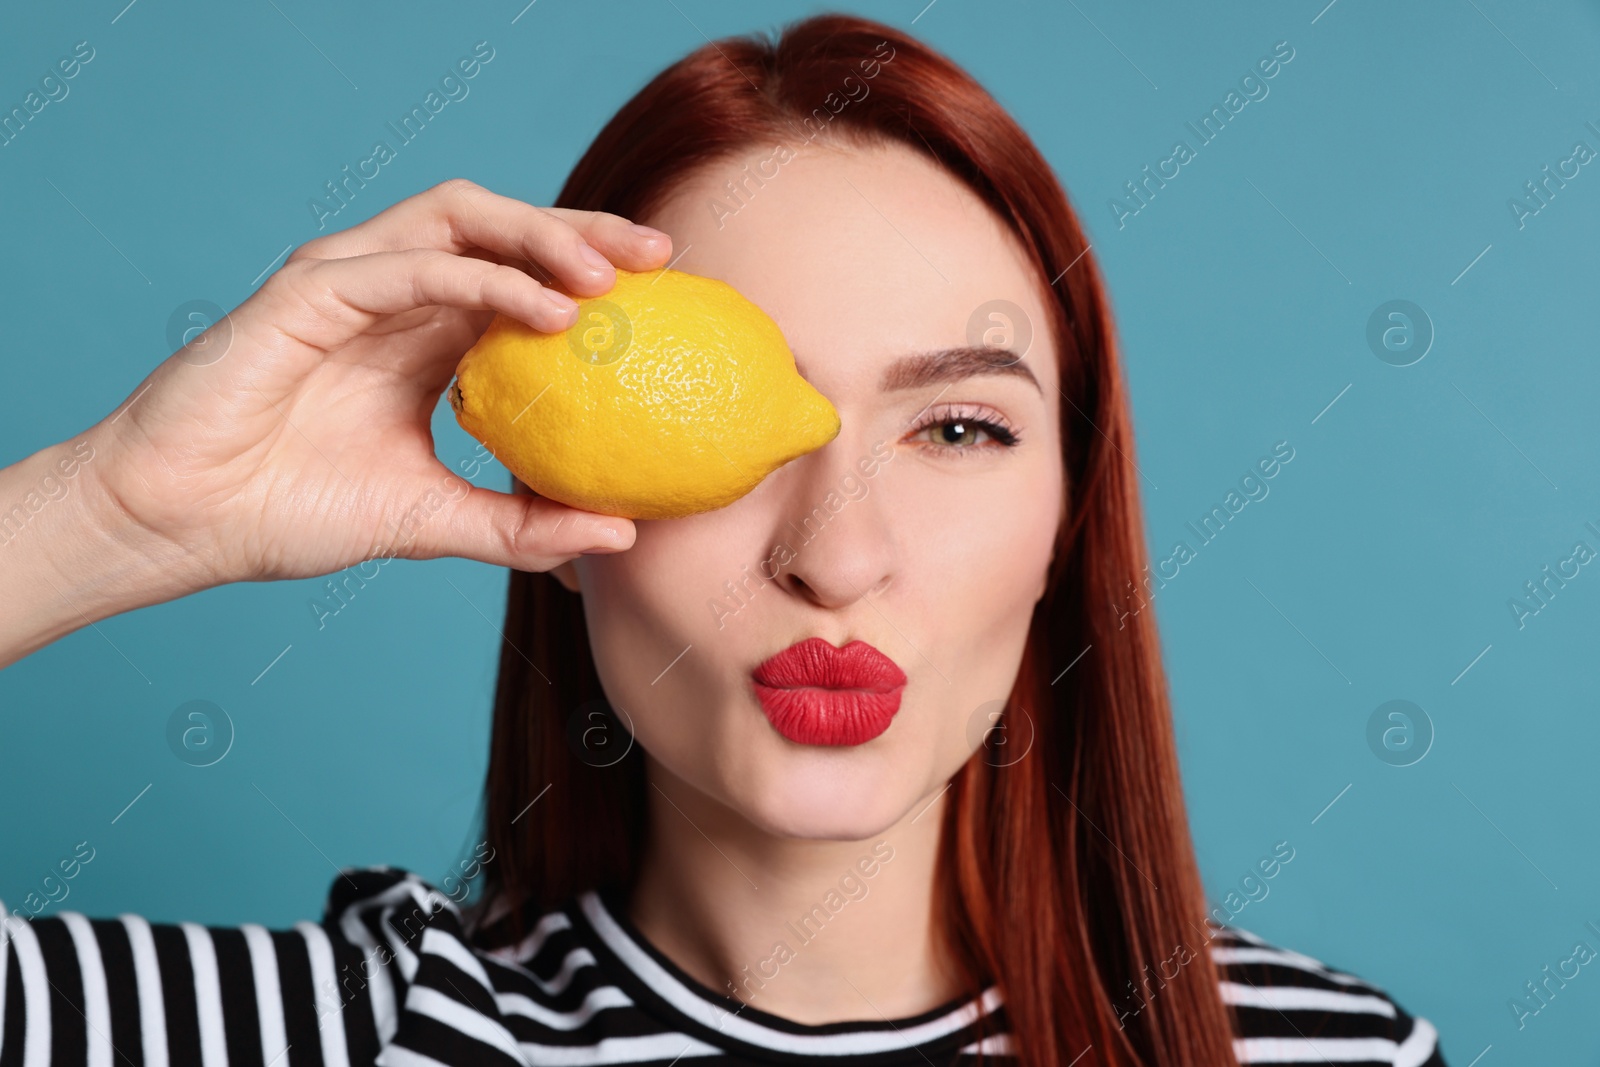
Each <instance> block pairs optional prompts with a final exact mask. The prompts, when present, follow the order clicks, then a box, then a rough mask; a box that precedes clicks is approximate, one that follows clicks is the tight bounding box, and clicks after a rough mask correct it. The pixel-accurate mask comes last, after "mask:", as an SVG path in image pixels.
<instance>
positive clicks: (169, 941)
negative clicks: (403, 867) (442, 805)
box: [0, 868, 428, 1067]
mask: <svg viewBox="0 0 1600 1067" xmlns="http://www.w3.org/2000/svg"><path fill="white" fill-rule="evenodd" d="M427 905H428V901H427V898H426V896H425V887H424V886H423V884H422V883H421V882H419V881H418V880H417V879H415V878H414V877H413V876H411V875H408V874H406V873H405V872H403V871H397V870H393V869H390V868H371V869H367V870H346V871H342V872H340V874H339V877H338V878H337V879H336V880H335V882H334V888H333V891H332V892H331V893H330V895H329V899H328V903H327V908H326V911H325V913H324V916H323V919H322V921H321V922H320V923H313V922H309V921H308V922H300V923H296V924H294V926H292V927H290V928H288V929H273V930H269V929H267V928H265V927H262V926H259V925H256V924H249V923H247V924H245V925H243V926H239V927H211V926H202V925H199V924H197V923H188V922H184V923H152V922H148V921H146V920H145V919H143V918H140V917H139V916H136V915H122V916H119V917H117V918H114V919H90V918H87V917H85V916H83V915H81V914H79V913H77V912H71V911H65V912H60V913H57V914H54V915H48V916H41V917H38V918H33V919H31V920H30V919H28V918H25V917H24V916H21V915H17V914H15V913H12V912H9V911H7V910H6V908H5V905H4V904H3V903H0V1067H13V1065H18V1067H34V1065H36V1064H37V1065H45V1064H51V1065H76V1064H84V1065H86V1067H112V1065H113V1064H116V1065H118V1067H121V1065H123V1064H132V1065H135V1067H141V1065H151V1067H165V1065H169V1064H171V1065H177V1064H211V1063H223V1062H226V1063H228V1064H230V1065H251V1067H302V1065H316V1067H321V1065H325V1064H326V1065H343V1064H350V1065H357V1064H370V1063H372V1062H373V1061H374V1059H375V1058H376V1057H377V1055H378V1053H379V1051H380V1049H381V1048H382V1047H383V1045H384V1043H385V1042H386V1041H387V1040H388V1039H389V1038H390V1037H392V1036H393V1034H394V1032H395V1027H396V1005H397V1004H399V1003H401V1002H402V1001H403V999H404V992H405V985H406V982H407V978H408V975H409V974H410V973H414V969H415V966H416V963H415V959H416V957H415V954H414V951H413V949H412V947H411V942H413V941H414V940H415V938H416V936H417V935H418V934H419V933H420V930H421V928H422V925H423V922H422V917H425V915H426V913H427V912H426V908H427ZM413 913H415V914H413ZM408 963H409V967H410V970H408Z"/></svg>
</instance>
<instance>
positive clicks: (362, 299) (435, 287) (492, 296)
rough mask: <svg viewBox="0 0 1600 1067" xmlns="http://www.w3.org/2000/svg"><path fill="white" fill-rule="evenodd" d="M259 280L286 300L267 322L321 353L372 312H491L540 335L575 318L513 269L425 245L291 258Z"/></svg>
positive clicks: (559, 299)
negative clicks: (441, 309) (343, 255)
mask: <svg viewBox="0 0 1600 1067" xmlns="http://www.w3.org/2000/svg"><path fill="white" fill-rule="evenodd" d="M267 284H268V286H270V287H271V291H272V293H273V294H275V295H277V296H278V297H279V298H280V300H283V301H284V302H286V303H287V304H288V305H289V307H288V310H287V311H286V312H280V313H279V314H277V315H275V316H274V318H273V322H274V324H275V325H278V326H279V328H281V329H282V330H284V331H285V332H287V333H289V334H290V335H291V336H293V337H294V338H295V339H297V340H299V341H302V342H304V343H305V344H309V345H313V346H315V347H317V348H320V349H323V350H324V351H328V350H331V349H333V348H335V347H337V346H339V345H342V344H345V343H346V342H348V341H349V340H351V339H352V338H354V337H357V336H359V335H360V334H361V333H362V332H363V331H365V330H366V329H367V328H368V327H369V326H370V325H371V324H372V322H373V321H374V320H375V319H376V318H377V317H378V316H380V315H396V314H400V313H402V312H406V311H411V310H413V309H415V308H419V307H452V308H461V309H464V310H469V311H482V310H494V311H498V312H502V313H504V314H506V315H510V316H511V317H512V318H515V319H518V320H519V321H521V322H525V323H527V324H528V325H529V326H532V327H533V328H534V329H536V330H542V331H544V332H546V333H559V332H561V331H562V330H565V329H567V328H568V327H569V326H571V325H572V323H573V322H574V321H575V319H576V316H577V305H576V304H575V303H573V301H572V300H571V299H570V298H568V297H567V296H565V295H564V294H562V293H557V292H552V291H550V290H548V289H546V288H545V287H544V286H542V285H540V284H539V283H538V282H536V281H534V280H533V279H532V278H530V277H529V276H528V275H527V274H526V273H524V272H522V271H520V270H517V269H516V268H515V267H509V266H505V265H502V264H498V263H490V262H487V261H485V260H481V259H473V258H471V257H469V256H454V255H451V254H450V253H448V252H440V251H437V250H433V249H421V248H413V249H408V250H406V251H403V252H373V253H370V254H368V255H363V256H350V257H348V258H344V259H305V260H299V261H297V262H295V263H293V264H285V265H284V267H283V268H281V269H280V270H279V271H278V273H277V274H275V275H273V276H272V278H271V279H269V280H268V283H267ZM456 355H459V353H456Z"/></svg>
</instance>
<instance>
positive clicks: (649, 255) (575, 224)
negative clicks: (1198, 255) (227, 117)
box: [289, 178, 672, 296]
mask: <svg viewBox="0 0 1600 1067" xmlns="http://www.w3.org/2000/svg"><path fill="white" fill-rule="evenodd" d="M591 236H592V237H593V238H594V240H595V241H598V242H599V245H600V247H596V245H595V244H592V243H591V242H590V240H588V239H586V238H588V237H591ZM671 245H672V241H671V238H669V237H667V235H665V234H663V233H661V232H660V231H658V230H653V229H651V228H649V227H641V228H638V229H635V228H634V227H633V225H632V224H631V223H630V222H629V221H628V220H627V219H624V218H622V217H621V216H619V215H611V214H609V213H605V212H590V211H578V210H575V209H554V208H552V209H545V208H539V207H535V206H534V205H532V204H527V203H524V202H522V201H520V200H515V199H513V198H511V197H506V196H500V195H499V194H497V193H493V192H490V191H489V190H487V189H484V188H483V187H481V186H478V185H475V184H473V183H472V182H469V181H466V180H465V179H461V178H455V179H451V180H450V181H447V182H442V183H440V184H439V185H436V186H434V187H433V188H432V189H429V190H428V191H427V192H424V193H421V194H418V195H417V196H414V197H410V198H408V199H406V200H403V201H401V202H400V203H399V204H396V205H394V206H393V207H390V208H388V209H386V210H384V211H382V212H379V213H378V214H377V215H375V216H373V217H372V218H371V219H369V220H367V221H366V222H364V223H361V224H360V225H358V226H355V227H352V228H351V229H350V230H347V231H344V232H342V233H338V234H330V235H329V236H327V237H319V238H317V239H315V240H313V241H311V242H308V243H307V244H305V245H302V246H301V247H300V248H299V249H297V250H296V251H295V252H294V253H292V254H291V255H290V256H289V260H290V261H294V260H296V259H298V258H324V259H330V258H338V257H346V256H356V255H365V254H370V253H372V252H380V251H397V250H401V249H406V248H437V249H440V250H442V251H447V252H454V253H458V254H460V253H466V252H468V251H471V250H474V249H484V250H487V251H488V252H490V253H492V254H493V255H495V256H496V257H499V258H502V259H503V261H505V262H512V263H516V264H518V265H521V264H522V263H527V264H528V265H529V267H530V269H531V270H532V272H533V273H534V274H535V276H536V277H538V278H539V279H540V280H541V281H542V282H545V283H547V284H548V283H551V282H554V283H557V284H559V285H561V286H562V287H563V288H566V289H567V290H568V291H570V292H573V293H577V294H580V295H587V296H598V295H600V294H601V293H604V292H606V291H607V290H609V289H610V288H611V286H612V285H614V284H615V282H616V277H615V274H614V272H613V270H612V265H616V266H621V267H623V268H624V269H627V270H651V269H654V268H655V267H658V266H660V265H662V264H663V263H665V262H666V260H667V258H668V256H669V255H670V254H671Z"/></svg>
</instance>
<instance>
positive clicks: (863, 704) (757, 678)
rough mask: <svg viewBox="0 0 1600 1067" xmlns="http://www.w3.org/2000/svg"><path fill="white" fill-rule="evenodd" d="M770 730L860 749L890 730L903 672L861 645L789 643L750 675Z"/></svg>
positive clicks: (802, 740) (803, 741)
mask: <svg viewBox="0 0 1600 1067" xmlns="http://www.w3.org/2000/svg"><path fill="white" fill-rule="evenodd" d="M750 677H751V680H752V681H753V683H754V687H755V694H756V699H757V700H759V701H760V702H761V710H762V711H764V712H765V713H766V716H767V721H768V722H770V723H772V726H773V729H775V730H777V731H778V733H780V734H782V735H783V736H784V737H785V738H787V739H789V740H790V741H793V742H794V743H795V744H798V745H859V744H862V743H864V742H867V741H871V740H872V739H873V738H874V737H877V736H878V735H879V734H881V733H883V732H884V731H885V730H887V729H888V728H889V722H890V720H891V719H893V718H894V715H895V712H897V711H899V710H900V696H901V694H902V692H903V691H904V690H905V686H906V674H905V672H904V671H902V670H901V669H900V668H899V667H897V666H896V665H895V662H894V660H892V659H890V658H889V657H888V656H885V655H884V654H883V653H882V652H879V651H878V650H877V649H876V648H873V647H872V646H871V645H869V644H867V642H865V641H851V642H850V643H849V644H848V645H845V646H844V647H843V648H835V647H834V646H833V645H832V644H830V643H829V642H827V641H825V640H823V639H822V638H820V637H808V638H806V639H805V640H804V641H800V642H797V643H796V644H793V645H790V646H789V647H788V648H786V649H784V650H783V651H782V652H779V653H778V654H777V655H775V656H773V657H772V658H770V659H768V660H766V661H764V662H763V663H762V664H761V665H760V666H758V667H757V668H756V669H755V670H753V671H751V672H750Z"/></svg>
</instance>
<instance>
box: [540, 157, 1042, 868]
mask: <svg viewBox="0 0 1600 1067" xmlns="http://www.w3.org/2000/svg"><path fill="white" fill-rule="evenodd" d="M770 155H771V153H770V150H761V151H756V152H753V153H752V154H751V155H749V156H747V157H742V158H740V159H737V160H734V161H732V162H722V163H717V164H713V165H710V166H709V167H708V168H707V169H706V170H704V171H703V172H702V173H701V174H700V175H698V176H697V177H696V178H695V179H694V180H693V181H690V182H687V183H685V184H683V185H681V186H680V187H679V188H678V189H677V190H676V192H675V194H674V196H673V197H672V198H671V200H670V201H668V202H667V203H666V204H664V205H663V206H662V208H661V209H660V210H658V211H657V212H656V213H655V214H654V215H652V216H650V217H648V218H641V219H638V220H636V221H640V222H645V223H647V224H649V225H652V226H655V227H657V228H659V229H662V230H665V231H666V232H667V233H669V234H671V235H672V239H673V247H674V249H675V251H676V252H681V253H682V257H681V258H680V259H678V260H677V262H676V263H675V264H674V266H675V267H676V268H677V269H680V270H684V271H688V272H690V273H693V274H700V275H705V276H709V277H712V278H719V279H721V280H722V281H725V282H727V283H729V284H730V285H732V286H733V287H734V288H736V289H737V290H739V292H741V293H743V294H744V295H745V296H746V297H747V298H749V299H750V300H752V301H754V302H755V303H756V304H757V305H758V306H759V307H761V308H762V309H763V310H764V311H766V313H767V314H768V315H770V316H771V317H772V318H773V319H774V320H775V321H776V322H777V324H778V326H779V327H780V328H782V330H783V334H784V336H785V338H786V339H787V340H788V342H789V345H790V348H791V349H792V351H793V352H794V355H795V361H796V365H797V367H798V369H799V371H800V373H801V375H802V376H803V377H805V378H806V380H807V381H809V382H810V383H811V384H812V385H813V386H814V387H815V388H816V389H817V390H818V391H819V392H821V393H822V394H823V395H824V396H826V397H827V398H828V400H829V401H830V402H832V404H833V405H834V407H835V408H837V409H838V411H839V416H840V419H841V422H842V428H841V430H840V432H839V435H838V437H836V438H835V439H834V440H833V441H831V442H829V443H828V444H827V445H825V446H824V447H822V448H821V449H819V450H817V451H815V452H812V453H810V454H808V455H806V456H803V457H801V458H799V459H797V460H794V461H793V462H791V463H789V464H787V465H786V466H784V467H782V468H780V469H778V470H777V471H775V472H774V473H772V474H771V475H769V476H768V477H767V478H766V480H765V481H763V482H762V483H761V484H760V485H759V486H757V487H756V489H755V490H754V491H753V492H751V493H749V494H748V495H746V496H745V497H743V498H741V499H740V500H738V501H736V502H735V503H733V504H731V505H729V506H728V507H725V508H722V509H720V510H717V511H713V512H708V513H705V514H701V515H695V516H691V517H688V518H683V519H669V520H654V521H639V522H638V523H637V537H636V540H635V542H634V545H633V547H632V548H631V549H629V550H628V551H626V552H621V553H616V554H612V555H587V556H580V557H578V558H577V559H574V560H572V561H570V562H568V563H566V564H563V565H562V567H561V568H559V569H558V571H557V572H556V573H557V576H558V577H560V579H561V580H562V581H563V582H564V583H565V584H566V585H567V586H568V588H572V589H575V590H578V591H581V593H582V595H583V599H584V612H585V616H586V618H587V625H588V630H589V639H590V643H591V647H592V648H593V650H594V656H595V662H596V666H597V668H598V670H599V674H600V678H601V681H602V683H603V685H604V688H605V691H606V695H607V698H608V699H609V700H610V701H611V703H612V704H613V705H615V706H618V707H620V708H621V709H622V710H623V711H624V712H625V713H626V715H627V718H628V720H629V721H631V723H632V726H633V729H634V733H635V736H636V738H637V741H638V743H639V744H640V745H641V746H642V747H643V748H644V750H645V752H646V753H647V755H648V757H649V761H650V773H652V774H656V775H660V774H662V773H663V772H664V773H665V774H668V775H671V776H672V777H673V778H675V779H677V781H678V782H679V783H682V784H683V785H686V786H688V787H689V788H691V789H693V790H696V791H697V792H698V793H699V794H701V795H702V796H703V798H704V799H705V800H706V801H708V802H710V803H713V804H716V805H720V806H722V807H724V808H726V809H727V810H728V812H730V813H732V814H733V815H734V816H736V817H738V818H742V819H744V820H747V821H748V822H749V823H750V824H752V825H753V827H754V828H756V829H758V830H760V831H762V832H765V833H769V834H773V835H780V836H785V837H798V838H813V839H832V840H858V839H861V838H866V837H869V836H871V835H874V834H877V833H881V832H882V831H883V830H885V829H887V828H888V827H890V826H892V825H893V824H894V823H896V822H897V821H899V820H900V819H902V818H903V817H904V816H906V815H907V813H908V812H912V811H914V810H917V809H920V808H921V807H922V806H923V805H925V804H926V803H927V802H928V801H929V800H930V799H931V798H932V797H934V796H935V795H937V794H938V792H939V791H940V790H942V789H943V788H944V785H945V782H946V781H947V780H948V779H949V778H950V776H951V775H952V774H954V773H955V772H956V771H957V770H958V769H959V768H960V767H961V765H962V764H963V763H964V762H965V761H966V760H967V758H968V757H969V756H970V755H971V754H972V753H973V751H974V750H975V749H976V747H977V745H978V743H979V741H980V739H981V737H982V733H983V730H984V728H985V727H987V726H988V724H989V721H990V720H989V719H988V718H987V717H986V714H985V713H986V712H987V711H988V710H990V709H991V708H994V707H998V705H996V704H994V703H993V702H995V701H999V700H1002V699H1004V698H1005V697H1006V696H1007V695H1008V694H1009V693H1010V691H1011V686H1012V683H1013V681H1014V679H1015V677H1016V672H1017V667H1018V664H1019V662H1020V660H1021V656H1022V651H1023V645H1024V641H1025V639H1026V636H1027V632H1028V626H1029V622H1030V618H1031V614H1032V610H1033V607H1034V604H1035V603H1036V602H1037V601H1038V599H1039V598H1040V597H1041V596H1042V595H1043V592H1044V588H1045V578H1046V573H1047V569H1048V566H1049V564H1050V560H1051V555H1052V552H1053V548H1054V541H1055V535H1056V530H1057V526H1058V523H1059V520H1060V518H1061V510H1062V499H1063V493H1064V490H1065V487H1064V485H1063V471H1062V464H1061V446H1060V426H1059V416H1058V409H1057V399H1056V398H1057V397H1058V395H1059V394H1058V390H1057V382H1058V371H1057V366H1056V348H1055V339H1054V338H1053V337H1051V336H1049V335H1050V332H1051V331H1050V329H1049V327H1048V323H1049V318H1048V316H1047V315H1046V312H1045V308H1046V304H1045V300H1046V299H1047V297H1048V295H1049V294H1048V290H1047V288H1046V284H1045V280H1044V279H1041V278H1039V277H1038V275H1037V272H1035V271H1034V270H1033V269H1032V268H1031V266H1030V265H1029V264H1028V262H1027V261H1026V259H1025V258H1024V255H1023V253H1022V251H1021V248H1020V246H1019V245H1018V244H1017V242H1016V241H1015V239H1014V238H1012V237H1011V236H1010V234H1009V233H1008V232H1007V231H1006V230H1005V228H1004V227H1003V226H1002V224H1001V223H1000V222H999V221H998V220H997V219H996V218H995V217H994V216H993V215H992V214H991V213H990V211H989V210H988V208H987V207H986V206H985V205H983V203H982V202H981V201H980V200H979V199H978V198H977V197H976V196H975V195H974V194H972V193H971V192H969V191H968V190H967V189H966V188H965V187H964V186H962V185H961V184H960V183H959V182H957V181H956V180H955V179H953V178H951V177H949V176H948V175H946V174H945V173H944V172H943V171H941V170H940V169H938V168H937V166H935V165H934V164H932V163H930V162H927V161H925V160H924V158H923V157H921V156H920V155H918V154H916V153H915V152H913V151H911V150H909V149H906V148H901V147H898V146H895V147H870V148H868V147H841V146H828V147H822V146H817V145H812V146H808V147H807V148H806V149H805V150H803V151H802V152H800V153H798V154H796V155H795V156H794V157H793V158H791V159H790V160H789V161H787V162H786V163H784V164H783V165H782V166H781V168H779V169H778V170H777V173H776V175H775V176H774V177H771V178H769V179H766V180H765V183H764V184H762V185H760V187H759V188H758V187H756V181H755V180H754V179H752V180H750V181H748V183H747V184H746V190H747V191H746V193H745V195H744V203H743V204H742V205H740V204H738V203H737V202H735V201H734V200H732V199H731V197H730V196H729V194H728V191H727V188H726V183H727V182H728V181H729V180H730V179H731V180H735V181H738V180H740V179H741V178H742V177H743V175H744V174H745V173H746V172H745V171H744V170H743V167H744V165H745V164H746V163H749V165H750V169H749V173H750V174H752V175H753V174H756V173H757V172H758V171H757V164H758V163H761V161H762V160H764V159H765V160H767V163H766V165H765V166H764V167H763V168H761V170H760V172H759V173H761V174H763V175H765V174H771V173H772V172H773V163H772V161H771V159H770ZM715 205H720V207H717V206H715ZM997 300H1003V301H1008V302H1009V303H1010V304H1011V305H1014V306H1015V307H1017V308H1020V309H1021V311H1022V315H1023V316H1024V317H1025V321H1026V323H1027V324H1029V326H1031V335H1032V336H1031V341H1030V342H1029V343H1028V345H1027V348H1026V352H1025V353H1024V354H1023V355H1022V358H1021V359H1020V360H1019V359H1018V358H1017V355H1018V350H1019V348H1020V345H1021V340H1020V335H1021V334H1022V333H1023V330H1021V329H1018V328H1017V325H1018V324H1017V323H1016V322H1013V321H1012V319H1013V318H1014V316H1013V315H1011V314H1008V313H1005V312H1001V313H998V314H996V315H995V316H994V317H990V316H989V315H988V313H987V310H988V309H986V308H985V305H989V304H990V303H991V302H993V301H997ZM975 315H976V323H977V325H976V333H974V332H973V330H974V327H973V325H972V323H973V321H974V316H975ZM1008 327H1009V328H1008ZM975 339H976V342H977V345H978V347H979V348H980V349H985V348H986V349H987V350H988V351H987V358H986V359H983V360H967V361H962V360H960V359H959V358H956V357H953V356H946V357H944V358H942V359H941V358H939V357H938V355H937V354H939V353H942V352H946V351H947V350H952V349H962V348H971V347H972V346H973V344H974V340H975ZM1002 346H1009V347H1010V351H1009V352H1006V351H1001V347H1002ZM919 360H920V362H919ZM975 364H976V365H975ZM1008 364H1009V365H1008ZM1024 370H1025V371H1026V373H1023V371H1024ZM809 637H820V638H822V639H824V640H826V641H828V642H829V643H830V644H832V645H833V646H835V647H843V646H845V645H847V644H849V643H850V642H852V641H854V640H861V641H865V642H867V643H869V644H871V645H872V646H873V647H875V648H876V649H877V650H878V651H880V652H881V653H883V654H884V655H885V656H887V657H888V658H889V659H890V660H893V662H894V663H895V664H896V665H897V666H898V667H899V668H900V669H901V670H902V671H903V672H904V674H905V678H906V684H905V687H904V689H903V691H902V696H901V702H900V706H899V710H898V712H897V713H896V714H895V715H894V717H893V719H892V720H890V722H889V726H888V728H887V729H885V730H883V732H882V733H880V734H878V735H877V736H875V737H873V738H871V739H870V740H867V741H864V742H862V743H858V744H849V745H838V744H830V745H823V744H806V743H797V742H796V741H793V740H789V739H788V738H786V737H785V736H784V735H782V734H780V733H779V732H778V730H777V729H776V728H775V727H774V725H773V723H772V722H771V721H769V719H768V718H767V716H766V714H765V713H764V712H763V710H762V705H761V703H760V701H759V700H758V698H757V695H756V692H755V688H754V685H753V682H752V677H751V672H752V670H754V669H755V668H756V667H757V665H758V664H760V663H762V661H763V660H765V659H767V658H768V657H769V656H772V655H773V654H774V653H777V652H779V651H781V650H783V649H784V648H786V647H788V646H790V645H792V644H794V643H796V642H799V641H802V640H804V639H806V638H809ZM975 722H976V725H974V723H975ZM697 799H699V798H697Z"/></svg>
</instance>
